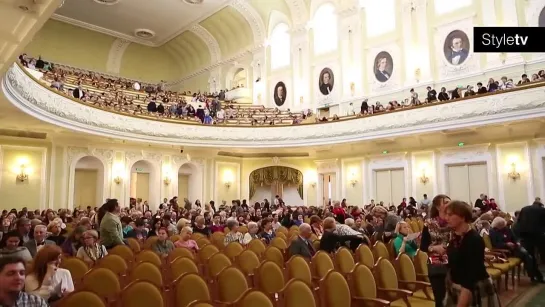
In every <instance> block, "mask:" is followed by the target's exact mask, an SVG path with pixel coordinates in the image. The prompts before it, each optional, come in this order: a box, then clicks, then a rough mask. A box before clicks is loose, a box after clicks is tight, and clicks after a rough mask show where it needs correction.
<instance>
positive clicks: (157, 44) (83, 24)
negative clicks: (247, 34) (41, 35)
mask: <svg viewBox="0 0 545 307" xmlns="http://www.w3.org/2000/svg"><path fill="white" fill-rule="evenodd" d="M235 1H238V0H224V3H223V4H222V5H221V6H219V7H216V8H214V9H211V10H209V11H207V12H206V13H205V14H203V15H202V16H201V17H199V18H197V19H196V20H195V21H194V22H192V23H190V24H188V25H187V26H185V27H183V28H181V29H180V30H179V31H176V32H175V33H173V34H172V35H170V36H167V37H166V38H164V39H163V40H161V41H158V42H152V41H147V40H144V39H140V38H138V37H135V36H133V35H127V34H124V33H121V32H117V31H113V30H110V29H106V28H103V27H99V26H96V25H93V24H90V23H86V22H83V21H79V20H77V19H73V18H69V17H66V16H63V15H59V14H54V15H53V16H51V18H52V19H54V20H58V21H62V22H66V23H68V24H71V25H73V26H77V27H81V28H85V29H88V30H92V31H96V32H99V33H102V34H106V35H110V36H114V37H117V38H121V39H125V40H128V41H130V42H133V43H137V44H142V45H145V46H149V47H161V46H162V45H164V44H166V43H168V42H169V41H171V40H172V39H174V38H176V37H178V36H179V35H180V34H182V33H184V32H185V31H190V30H191V28H192V27H193V26H194V25H199V23H200V22H201V21H203V20H205V19H206V18H208V17H210V16H212V15H214V14H215V13H216V12H218V11H220V10H222V9H224V8H225V7H227V6H228V5H231V2H235ZM248 5H249V4H248ZM251 9H252V10H253V8H251ZM254 12H255V10H254ZM241 14H243V13H241ZM256 14H257V12H256ZM245 18H246V16H245Z"/></svg>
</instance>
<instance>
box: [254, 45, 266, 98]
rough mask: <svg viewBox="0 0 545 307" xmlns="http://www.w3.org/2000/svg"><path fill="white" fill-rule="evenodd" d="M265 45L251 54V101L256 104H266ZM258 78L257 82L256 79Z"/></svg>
mask: <svg viewBox="0 0 545 307" xmlns="http://www.w3.org/2000/svg"><path fill="white" fill-rule="evenodd" d="M266 48H267V47H262V48H259V49H256V50H254V52H253V56H252V63H251V67H252V74H253V78H252V80H251V81H252V83H253V87H252V89H253V93H252V96H253V101H254V104H257V105H267V104H268V100H269V99H268V97H267V96H268V95H267V94H266V92H267V81H268V80H267V79H268V78H267V76H268V62H267V56H266V55H267V49H266ZM258 79H259V82H256V80H258Z"/></svg>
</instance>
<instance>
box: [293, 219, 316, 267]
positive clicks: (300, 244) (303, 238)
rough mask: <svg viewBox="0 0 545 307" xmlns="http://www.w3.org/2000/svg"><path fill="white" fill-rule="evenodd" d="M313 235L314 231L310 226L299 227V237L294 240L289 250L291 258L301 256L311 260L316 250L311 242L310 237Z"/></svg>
mask: <svg viewBox="0 0 545 307" xmlns="http://www.w3.org/2000/svg"><path fill="white" fill-rule="evenodd" d="M311 235H312V229H311V226H310V225H309V224H306V223H303V224H301V226H299V235H298V236H297V239H295V240H293V241H292V242H291V244H290V246H289V248H288V252H289V254H290V257H292V256H295V255H299V256H301V257H303V258H306V259H310V258H312V256H314V254H316V250H315V249H314V246H313V245H312V242H311V241H310V236H311Z"/></svg>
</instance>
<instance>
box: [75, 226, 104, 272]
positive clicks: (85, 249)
mask: <svg viewBox="0 0 545 307" xmlns="http://www.w3.org/2000/svg"><path fill="white" fill-rule="evenodd" d="M82 237H83V245H82V246H81V247H80V248H79V249H78V252H77V253H76V257H78V258H80V259H82V260H83V261H85V262H87V263H90V264H93V265H94V264H95V263H96V262H97V261H98V260H100V259H102V258H104V257H106V255H108V252H107V251H106V247H105V246H104V245H101V244H100V243H99V240H98V233H97V232H96V230H92V229H91V230H87V231H85V232H84V233H83V236H82Z"/></svg>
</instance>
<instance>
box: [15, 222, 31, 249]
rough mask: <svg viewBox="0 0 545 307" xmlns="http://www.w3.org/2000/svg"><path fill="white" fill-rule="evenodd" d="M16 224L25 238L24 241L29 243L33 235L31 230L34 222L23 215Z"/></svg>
mask: <svg viewBox="0 0 545 307" xmlns="http://www.w3.org/2000/svg"><path fill="white" fill-rule="evenodd" d="M15 226H16V230H17V232H19V234H20V235H21V237H22V238H23V243H27V242H28V241H29V240H30V237H31V235H32V234H31V233H30V230H31V229H32V224H31V223H30V220H29V219H27V218H26V217H22V218H20V219H17V222H16V223H15Z"/></svg>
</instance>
